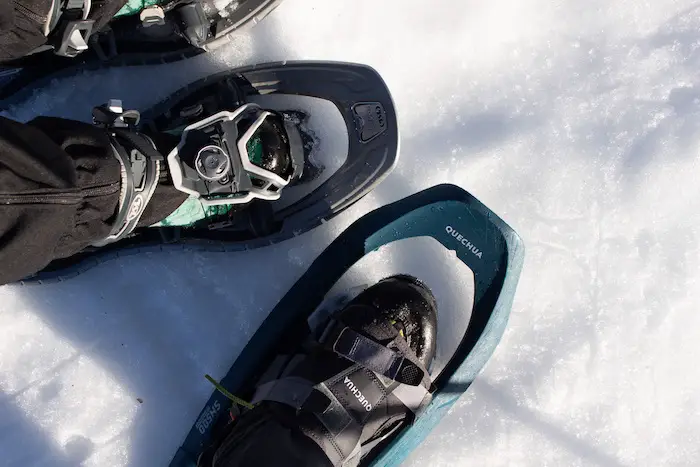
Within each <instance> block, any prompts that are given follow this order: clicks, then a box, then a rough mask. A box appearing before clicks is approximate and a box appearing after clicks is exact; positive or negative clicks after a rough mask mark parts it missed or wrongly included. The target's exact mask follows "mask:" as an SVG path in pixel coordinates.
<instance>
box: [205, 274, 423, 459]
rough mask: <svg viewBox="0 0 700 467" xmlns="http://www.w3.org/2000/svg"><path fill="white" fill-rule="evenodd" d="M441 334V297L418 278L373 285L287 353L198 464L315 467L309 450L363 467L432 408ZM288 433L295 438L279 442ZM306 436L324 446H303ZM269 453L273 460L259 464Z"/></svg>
mask: <svg viewBox="0 0 700 467" xmlns="http://www.w3.org/2000/svg"><path fill="white" fill-rule="evenodd" d="M436 328H437V305H436V300H435V297H434V296H433V295H432V293H431V292H430V290H429V289H428V288H427V287H426V286H425V285H424V284H422V283H421V282H420V281H418V280H417V279H415V278H413V277H410V276H406V275H400V276H393V277H389V278H385V279H383V280H381V281H379V282H378V283H377V284H375V285H373V286H372V287H369V288H367V289H366V290H364V291H362V292H361V293H360V294H359V295H358V296H357V297H355V298H354V299H352V300H351V301H350V302H349V303H347V304H346V305H345V306H344V307H342V308H341V309H339V310H336V311H335V312H334V313H333V315H332V316H330V317H329V318H328V319H324V320H321V321H320V322H319V325H317V326H314V327H313V328H311V333H310V335H309V336H308V338H307V340H306V341H305V342H303V343H301V345H299V344H300V343H299V342H296V343H295V342H291V341H290V342H285V343H284V344H283V345H284V346H285V347H283V348H278V351H280V352H281V353H280V355H278V356H277V357H276V358H275V361H274V362H273V364H272V366H271V367H270V368H268V370H267V371H266V372H265V374H264V376H263V377H262V378H261V380H260V381H258V383H257V384H256V389H255V393H254V394H253V396H252V404H254V408H253V409H252V410H249V411H245V412H244V413H242V414H240V415H239V416H237V417H236V418H235V420H234V421H233V422H232V423H230V424H229V425H230V426H228V427H227V428H228V430H224V433H226V432H228V433H226V436H225V438H224V439H223V440H222V441H221V442H219V443H217V444H213V445H212V449H209V450H207V451H206V452H205V453H203V455H201V456H200V457H199V463H198V465H199V467H214V466H216V465H251V464H253V463H254V462H251V461H252V459H250V456H251V454H253V453H254V456H255V459H256V461H255V463H262V464H263V465H278V464H287V463H290V462H288V461H289V458H290V457H292V458H299V459H303V460H304V463H305V464H306V463H307V462H308V461H309V451H313V456H314V457H318V456H320V455H321V453H323V455H324V456H325V457H326V458H327V459H328V461H330V464H329V465H334V466H340V465H357V464H358V463H359V460H360V459H361V458H366V457H367V456H368V455H370V453H371V452H372V451H373V450H374V449H376V448H378V447H379V446H380V445H381V444H382V443H383V442H385V441H386V440H387V439H389V438H390V437H391V435H392V434H393V433H394V432H395V431H396V430H398V429H399V428H400V427H401V426H402V425H405V424H406V423H410V422H411V421H412V420H414V419H415V417H416V416H417V415H418V414H419V413H420V411H421V410H422V408H424V407H425V406H426V405H427V404H428V403H429V402H430V399H431V394H430V391H431V381H430V377H429V374H428V368H429V366H430V364H431V362H432V360H433V357H434V356H435V352H436V344H437V341H436ZM264 418H269V422H268V423H267V424H266V423H265V422H261V420H262V419H264ZM279 426H283V427H285V428H286V430H288V431H287V432H291V433H294V434H293V435H291V436H289V435H286V434H282V436H279V438H280V439H274V438H275V434H280V432H279V431H278V427H279ZM288 436H289V439H290V442H289V443H285V441H286V439H288ZM271 437H272V438H273V440H271V439H270V438H271ZM301 437H306V438H308V439H309V440H311V441H313V442H314V443H316V445H317V446H318V448H320V449H316V448H313V447H312V448H310V447H309V445H308V444H303V443H301V445H300V443H298V442H297V440H298V439H299V438H301ZM261 443H268V444H269V443H274V444H275V445H279V444H282V443H285V444H286V445H287V447H288V448H290V449H291V450H293V451H298V452H294V454H292V455H291V456H290V454H291V453H289V452H284V454H282V455H281V454H280V453H279V452H272V453H265V452H261V451H266V450H265V449H256V444H261ZM297 446H299V448H297ZM264 456H270V458H268V459H266V461H265V462H260V460H261V457H263V458H264ZM281 457H284V458H285V460H287V462H284V461H282V460H281V459H280V458H281ZM291 463H292V464H294V462H291ZM327 463H328V462H327V461H326V462H324V464H327ZM299 464H300V463H299V462H297V463H296V465H299ZM313 465H321V463H320V462H319V463H315V464H313Z"/></svg>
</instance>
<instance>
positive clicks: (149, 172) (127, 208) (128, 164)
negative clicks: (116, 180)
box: [93, 128, 163, 247]
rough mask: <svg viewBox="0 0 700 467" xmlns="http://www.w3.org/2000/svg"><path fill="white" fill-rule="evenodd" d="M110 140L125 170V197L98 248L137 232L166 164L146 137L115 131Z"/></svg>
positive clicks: (121, 197)
mask: <svg viewBox="0 0 700 467" xmlns="http://www.w3.org/2000/svg"><path fill="white" fill-rule="evenodd" d="M110 139H111V143H112V152H113V154H114V157H116V159H117V160H118V161H119V164H120V165H121V169H122V170H121V172H122V180H121V184H122V186H121V190H122V195H121V196H120V202H119V209H118V210H117V215H116V218H115V220H114V224H113V226H112V230H111V232H110V234H109V235H108V236H107V237H106V238H104V239H102V240H100V241H98V242H95V243H93V246H96V247H101V246H104V245H107V244H109V243H113V242H116V241H119V240H121V239H123V238H124V237H126V236H127V235H129V234H131V233H132V232H133V231H134V229H135V228H136V226H137V225H138V223H139V221H140V220H141V216H142V215H143V213H144V211H145V210H146V206H147V205H148V203H149V202H150V200H151V198H152V197H153V193H154V192H155V191H156V187H157V186H158V181H159V179H160V172H161V163H162V161H163V156H162V155H161V154H160V153H159V152H158V151H157V150H156V148H155V145H154V144H153V142H152V141H151V140H150V138H148V137H147V136H145V135H141V134H138V133H134V132H131V131H129V130H123V129H117V128H113V129H111V135H110ZM127 148H129V149H127ZM127 151H128V152H127Z"/></svg>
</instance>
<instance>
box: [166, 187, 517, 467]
mask: <svg viewBox="0 0 700 467" xmlns="http://www.w3.org/2000/svg"><path fill="white" fill-rule="evenodd" d="M414 237H432V238H433V239H435V240H437V241H438V242H439V243H440V244H442V246H444V247H445V248H447V249H448V250H453V251H455V253H456V257H457V259H458V260H459V261H461V262H462V263H464V264H465V265H467V266H468V267H469V268H470V269H471V270H472V272H473V274H474V286H475V292H474V304H473V307H472V310H471V315H470V319H469V323H468V326H467V327H466V331H465V332H464V335H463V336H462V337H461V340H460V342H459V344H458V345H457V347H456V350H455V351H454V352H452V353H451V355H450V356H449V357H448V360H447V362H446V364H445V366H444V367H443V368H442V370H440V371H439V372H436V374H430V376H429V378H428V379H429V384H428V382H427V381H425V380H424V376H425V373H424V370H429V368H430V362H429V361H430V358H431V355H430V354H432V352H433V349H434V346H433V345H432V342H433V340H431V339H429V338H427V336H429V334H430V329H434V327H433V325H432V324H430V323H431V322H432V321H431V319H432V318H430V316H431V313H423V314H421V315H414V319H413V320H408V321H409V322H411V321H412V322H413V323H416V322H417V320H416V318H415V316H422V318H421V319H423V321H422V322H423V323H427V324H424V325H422V326H419V328H422V329H423V331H422V332H418V333H415V332H412V331H410V330H407V331H404V330H405V329H406V328H404V326H406V322H407V320H406V319H397V320H396V321H397V322H398V324H399V325H400V326H398V329H400V330H401V331H404V333H403V335H404V336H406V337H407V340H406V342H407V343H408V345H409V347H411V350H412V351H413V354H411V353H410V352H407V351H406V347H403V348H401V349H400V348H399V347H394V348H393V350H394V351H397V349H399V350H398V353H401V354H402V355H401V356H402V357H405V358H402V359H400V358H397V357H396V355H397V354H396V352H394V353H390V352H387V350H388V349H387V347H386V345H387V342H386V341H382V342H381V345H380V346H376V345H374V344H373V343H371V342H367V339H366V338H367V337H370V336H368V335H367V333H366V332H365V333H364V335H359V336H358V332H357V330H358V329H357V328H354V329H353V326H352V325H350V323H348V322H344V319H345V318H346V315H345V314H344V312H343V313H341V314H340V317H339V318H338V317H336V318H335V319H334V321H331V323H336V324H335V325H334V324H330V325H327V326H321V327H319V326H318V323H319V318H318V315H319V314H322V312H323V309H324V308H325V307H326V305H325V304H327V302H328V300H329V299H330V297H328V296H327V295H328V293H329V291H330V290H331V289H332V288H333V286H334V284H336V282H338V281H339V279H340V278H341V277H342V276H343V275H344V274H345V273H346V271H348V270H349V269H350V268H351V267H352V266H353V264H355V263H356V262H358V261H359V260H360V259H361V258H362V257H364V256H365V255H367V254H369V253H371V252H372V251H374V250H377V249H379V248H380V247H383V246H385V245H388V244H390V243H393V242H396V241H399V240H403V239H407V238H414ZM523 259H524V249H523V244H522V241H521V239H520V237H518V235H517V234H516V233H515V232H514V231H513V230H512V229H511V228H510V227H509V226H508V225H507V224H506V223H505V222H503V221H502V220H501V219H500V218H499V217H498V216H496V215H495V214H494V213H493V212H492V211H490V210H489V209H488V208H487V207H486V206H484V205H483V204H482V203H480V202H479V201H478V200H476V199H475V198H474V197H473V196H471V195H470V194H469V193H467V192H465V191H464V190H462V189H461V188H458V187H456V186H453V185H440V186H436V187H433V188H430V189H427V190H425V191H423V192H420V193H417V194H415V195H412V196H410V197H408V198H406V199H403V200H400V201H398V202H395V203H393V204H390V205H387V206H383V207H381V208H379V209H377V210H375V211H373V212H371V213H369V214H367V215H365V216H364V217H362V218H360V219H359V220H358V221H356V222H355V223H354V224H352V225H351V226H350V227H349V228H348V229H347V230H345V232H343V233H342V234H341V235H340V236H339V237H338V238H337V239H336V240H334V241H333V242H332V243H331V245H330V246H329V247H328V248H327V249H326V250H325V251H323V252H322V253H321V255H320V256H319V257H318V258H317V259H316V260H315V261H314V262H313V264H312V265H311V266H310V267H309V269H308V270H307V271H306V273H304V275H303V276H302V277H301V278H300V279H299V280H298V281H297V283H296V284H295V285H294V286H293V287H292V288H291V289H290V290H289V292H287V294H286V295H285V296H284V297H283V298H282V299H281V300H280V302H279V303H278V304H277V305H276V306H275V308H274V309H273V310H272V312H271V313H270V314H269V316H268V317H267V319H266V320H265V321H264V322H263V323H262V325H261V326H260V327H259V328H258V330H257V331H256V333H255V334H254V335H253V337H252V338H251V340H250V341H249V342H248V344H247V345H246V347H245V348H244V349H243V351H242V352H241V354H240V355H239V356H238V358H237V359H236V361H235V362H234V364H233V366H232V367H231V369H230V370H229V372H228V373H227V374H226V375H225V376H224V378H223V379H222V380H221V382H220V388H222V389H221V390H220V391H217V392H214V394H213V395H212V396H211V398H210V399H209V401H208V402H207V404H206V406H205V407H204V409H203V410H202V412H201V413H200V415H199V417H198V418H197V421H196V423H195V424H194V426H193V427H192V429H191V430H190V432H189V434H188V435H187V437H186V439H185V441H184V443H183V444H182V446H181V447H180V449H179V450H178V451H177V453H176V454H175V456H174V458H173V460H172V462H171V464H170V466H171V467H185V466H188V467H191V466H194V465H197V460H198V459H200V460H203V461H206V460H207V459H211V458H212V457H211V456H213V455H216V454H213V453H221V452H222V451H221V450H220V449H221V447H222V446H223V447H224V448H225V445H224V444H222V440H223V439H226V437H227V436H228V435H229V433H232V432H233V431H232V430H235V423H236V422H234V423H233V424H231V423H230V420H231V418H232V417H234V418H236V417H238V416H239V415H240V414H241V410H239V409H238V406H236V405H235V404H234V403H233V402H232V400H231V399H230V398H229V396H230V393H233V394H236V395H237V396H240V397H242V398H243V399H247V400H249V401H253V402H256V401H257V400H258V399H265V400H274V398H275V397H276V396H275V395H276V394H278V393H277V392H276V391H275V385H274V384H273V385H269V384H265V382H266V381H268V380H269V375H270V373H271V372H274V371H277V370H276V369H280V368H281V369H282V371H284V369H288V368H289V364H286V365H283V366H281V367H280V366H279V365H278V363H279V361H280V360H279V358H278V357H279V355H285V354H286V355H294V354H298V353H304V351H303V350H301V349H308V348H309V347H308V345H306V346H305V345H304V344H303V343H306V344H308V342H309V340H310V339H311V340H312V341H313V340H315V342H317V343H321V344H320V345H325V348H326V349H327V348H328V345H327V343H328V342H333V343H334V345H332V346H331V348H333V349H335V350H334V352H335V353H336V354H339V355H340V356H341V357H342V358H341V359H340V360H342V359H345V361H346V366H347V360H349V361H351V362H352V363H353V364H354V366H351V368H352V369H353V371H354V370H357V371H360V372H363V373H362V374H368V373H365V372H367V371H370V372H372V373H373V374H374V375H375V376H376V380H375V383H376V382H379V383H377V384H380V383H381V384H383V385H384V386H385V387H391V388H392V390H391V391H392V392H395V391H394V390H395V389H396V388H397V387H399V388H401V389H400V390H399V395H400V397H399V399H400V400H401V401H402V403H401V404H399V405H398V407H400V410H399V411H398V412H391V411H390V412H382V413H383V414H384V415H386V414H387V413H389V414H392V415H396V418H392V419H391V420H384V418H382V416H380V418H382V421H387V423H386V425H383V426H384V428H385V429H380V430H378V431H375V432H374V434H375V435H376V436H374V437H364V436H363V435H364V434H366V432H365V430H364V428H362V429H360V430H359V431H361V432H362V433H363V434H361V435H360V436H359V437H358V436H354V437H350V438H352V439H353V440H355V441H356V444H354V445H353V444H352V443H350V444H347V445H346V444H342V445H340V446H338V448H339V451H342V453H344V454H347V456H346V457H347V458H353V456H358V455H359V459H358V458H357V457H354V460H355V461H357V460H359V465H382V466H392V465H399V464H400V463H401V462H402V461H403V460H404V459H405V458H406V457H407V456H408V454H409V453H410V452H411V451H412V450H413V449H414V448H415V447H416V446H417V445H418V444H420V443H421V442H422V440H423V439H424V438H425V437H426V436H427V435H428V433H429V432H430V431H431V430H432V429H433V428H434V427H435V426H436V425H437V424H438V423H439V421H440V419H441V418H442V417H443V416H444V415H445V414H446V413H447V411H448V410H449V408H450V406H451V405H452V404H453V403H454V402H456V401H457V399H459V397H460V396H461V395H462V394H463V393H464V392H465V391H466V390H467V389H468V388H469V386H470V385H471V383H472V382H473V381H474V379H475V378H476V376H477V375H478V373H479V372H480V371H481V369H482V368H483V367H484V365H485V364H486V362H487V360H488V358H489V357H490V356H491V354H492V353H493V351H494V350H495V348H496V346H497V345H498V342H499V340H500V338H501V336H502V334H503V332H504V330H505V326H506V323H507V320H508V315H509V313H510V308H511V306H512V301H513V296H514V293H515V288H516V285H517V282H518V278H519V276H520V271H521V269H522V264H523ZM416 287H418V288H419V289H422V288H421V286H419V285H417V286H416ZM368 290H372V288H370V289H368ZM404 296H407V295H404ZM421 296H422V297H426V298H425V300H424V301H425V303H431V299H430V298H427V297H429V295H428V294H425V293H422V294H421ZM362 297H363V293H360V295H359V296H358V297H357V299H359V303H358V302H353V301H350V302H349V306H348V307H346V308H345V309H346V310H348V309H349V308H351V307H352V306H353V305H354V306H358V305H359V306H362V305H364V304H366V303H367V301H365V300H364V299H363V298H362ZM357 299H356V300H357ZM420 301H421V300H418V302H420ZM369 302H372V300H370V301H369ZM414 302H415V301H414ZM372 303H375V305H376V304H377V303H378V302H372ZM409 308H410V307H409ZM419 308H420V307H419ZM428 308H430V309H433V310H434V308H435V306H434V305H432V304H431V305H430V306H429V307H428ZM391 309H392V306H391V305H387V304H386V303H385V304H381V303H379V304H378V306H377V307H375V310H374V311H375V312H377V313H382V312H389V311H391ZM423 309H425V307H423ZM446 311H447V310H445V309H443V308H441V310H440V312H439V315H440V316H442V315H444V314H445V312H446ZM457 312H458V313H467V312H469V310H468V309H465V310H458V311H457ZM403 317H404V318H405V317H406V314H405V313H404V315H403ZM338 321H341V322H342V323H344V325H340V326H338V325H337V322H338ZM418 321H420V320H418ZM321 322H323V321H321ZM355 324H357V323H355ZM410 326H411V325H410V324H409V327H410ZM347 327H349V328H351V332H350V333H349V336H350V337H351V338H349V339H345V340H344V337H348V336H345V335H344V332H345V331H344V329H345V328H347ZM360 328H361V329H362V326H360ZM319 329H322V330H325V331H326V332H325V333H322V334H321V335H320V337H319ZM426 330H427V332H426ZM364 331H366V329H364ZM359 334H363V332H359ZM329 336H330V337H329ZM392 336H393V337H395V335H392ZM392 336H385V337H387V338H388V337H392ZM409 336H410V338H409ZM414 336H415V337H418V338H419V339H418V340H416V341H412V339H411V338H412V337H414ZM374 337H377V336H374ZM420 339H423V340H422V341H421V340H420ZM438 339H439V336H438ZM324 343H325V344H324ZM355 343H359V344H358V347H356V348H358V349H365V348H366V349H371V351H370V350H367V351H366V352H355V353H354V352H352V350H350V351H348V349H352V348H353V345H354V344H355ZM375 343H376V342H375ZM394 343H395V341H394ZM348 344H350V345H349V346H348ZM421 346H423V350H424V354H423V355H422V356H421V355H418V353H417V352H418V349H419V348H421ZM389 347H391V345H389ZM312 348H313V347H312ZM306 352H308V350H306ZM370 354H371V355H374V356H382V358H377V359H370V358H367V357H368V355H370ZM408 356H411V358H409V357H408ZM388 357H391V358H388ZM414 357H417V358H414ZM380 360H381V361H382V362H384V363H386V364H385V365H379V361H380ZM302 361H303V360H302ZM398 362H403V363H398ZM414 366H415V367H416V368H418V369H420V370H421V371H408V370H407V371H405V372H403V371H395V370H396V369H397V368H398V369H401V368H404V369H406V368H409V367H411V368H413V367H414ZM288 371H289V370H288ZM294 372H295V370H291V373H294ZM291 373H290V374H291ZM294 374H296V373H294ZM278 375H279V373H276V375H275V376H273V378H272V379H273V380H275V381H278V380H279V376H278ZM308 375H309V373H307V374H306V376H307V377H309V376H308ZM324 376H327V375H321V376H320V377H319V378H315V377H314V378H315V381H316V380H317V381H316V383H318V382H320V381H323V377H324ZM409 380H410V381H409ZM343 381H344V380H343ZM419 381H420V382H419ZM261 382H262V383H263V384H262V385H261V384H260V383H261ZM418 382H419V383H418ZM375 383H372V384H375ZM416 383H418V384H416ZM362 384H364V383H362ZM353 385H355V383H353ZM282 386H284V385H282ZM347 387H348V388H349V390H350V391H351V392H353V394H355V395H356V391H353V388H352V387H350V386H347ZM363 387H364V386H363ZM368 387H371V385H369V386H368ZM355 388H356V389H357V385H355ZM307 389H308V388H307ZM315 389H318V387H316V388H315ZM321 392H324V391H321ZM331 392H333V391H331ZM360 392H361V390H360ZM289 393H295V391H293V390H291V389H290V387H288V386H287V387H286V389H285V390H284V391H280V392H279V394H280V399H284V400H282V401H281V403H282V404H284V405H290V403H288V401H287V399H289V397H288V395H289ZM369 393H371V391H369V392H368V394H369ZM227 394H228V395H227ZM261 394H263V397H261ZM295 394H296V393H295ZM310 394H311V393H309V391H306V392H304V391H301V392H299V393H298V394H297V395H299V396H300V397H299V398H298V399H299V400H301V401H304V402H306V401H307V400H308V401H310V402H314V403H319V399H322V401H323V403H319V405H318V407H316V406H315V405H314V404H312V403H309V407H307V408H304V407H302V409H303V410H301V411H300V412H299V413H301V412H303V411H305V410H307V409H308V410H310V411H311V412H312V413H321V414H324V413H327V412H325V409H324V407H326V405H324V404H325V402H327V399H330V400H331V401H332V400H333V398H332V397H327V398H326V399H324V398H321V397H319V398H312V397H310ZM314 394H315V393H314ZM333 394H335V393H333ZM362 394H363V396H365V400H366V401H367V397H366V395H365V393H362ZM325 395H326V396H328V394H327V393H326V394H325ZM394 395H395V396H396V395H397V394H396V393H394ZM301 396H306V397H301ZM285 398H286V399H285ZM292 399H293V398H292ZM312 399H313V400H312ZM336 399H338V398H337V397H336ZM346 399H349V398H346ZM278 402H280V401H278ZM359 403H360V405H362V401H361V400H360V401H359ZM368 403H370V404H371V401H369V402H368ZM245 405H248V404H247V403H246V404H245ZM302 405H303V404H302ZM331 405H332V404H331ZM340 405H342V406H343V407H342V410H340V409H338V407H336V406H334V410H335V409H338V410H337V411H336V412H334V413H337V414H340V415H341V416H348V413H351V414H352V412H353V410H354V409H352V408H351V407H350V406H348V407H345V406H344V405H343V404H340ZM249 407H250V406H249ZM258 407H260V406H259V405H258V406H255V408H253V409H252V410H250V411H249V412H246V411H245V410H244V411H243V414H242V415H240V417H241V419H243V418H245V417H246V413H248V414H253V413H255V411H256V410H258ZM314 407H316V408H315V409H314ZM319 407H320V408H319ZM408 408H411V410H406V409H408ZM365 409H366V407H365ZM360 412H361V411H360ZM317 418H318V419H320V420H321V424H322V425H324V426H325V428H326V431H330V432H333V430H332V428H333V424H332V423H330V422H329V423H327V424H326V422H324V419H323V416H317ZM346 418H347V417H346ZM335 420H337V419H335ZM348 420H349V421H348V424H347V426H355V425H352V423H350V422H354V423H357V418H356V416H355V415H351V416H349V418H348ZM305 423H306V422H305ZM328 425H331V426H330V427H329V426H328ZM361 425H362V424H361ZM316 426H317V427H318V425H316ZM304 428H305V429H306V428H307V427H306V426H304ZM320 430H323V428H320ZM356 431H357V430H356ZM324 433H325V432H324ZM353 433H355V434H356V432H353ZM351 434H352V433H351ZM324 436H325V435H324ZM326 439H328V437H326ZM331 439H335V438H334V437H333V435H331ZM343 439H344V440H347V439H348V438H347V437H344V438H343ZM316 442H317V443H318V440H317V441H316ZM355 448H356V449H357V450H355ZM322 449H323V446H322ZM358 451H359V452H358ZM324 452H326V449H324ZM329 459H331V457H329ZM336 461H339V462H340V459H339V458H334V459H332V462H333V463H334V465H336ZM200 465H205V464H200ZM338 465H339V464H338Z"/></svg>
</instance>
